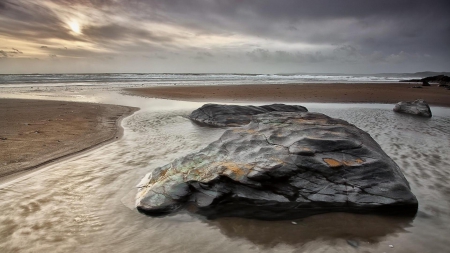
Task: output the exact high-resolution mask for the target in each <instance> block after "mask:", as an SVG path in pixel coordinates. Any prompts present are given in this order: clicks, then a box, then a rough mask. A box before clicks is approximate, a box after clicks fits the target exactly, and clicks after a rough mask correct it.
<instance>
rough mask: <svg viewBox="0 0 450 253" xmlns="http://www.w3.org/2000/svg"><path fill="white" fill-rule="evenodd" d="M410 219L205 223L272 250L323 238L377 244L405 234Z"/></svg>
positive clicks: (329, 217)
mask: <svg viewBox="0 0 450 253" xmlns="http://www.w3.org/2000/svg"><path fill="white" fill-rule="evenodd" d="M412 220H413V218H412V217H390V216H377V215H358V214H350V213H328V214H322V215H315V216H310V217H308V218H305V219H302V220H297V221H296V223H297V224H296V225H294V224H293V223H291V221H260V220H250V219H242V218H220V219H216V220H214V221H207V222H208V223H209V224H210V225H212V226H217V227H218V228H219V229H220V231H221V232H222V233H223V234H224V235H226V236H228V237H230V238H243V239H246V240H249V241H251V242H252V243H255V244H257V245H261V246H264V247H272V246H275V245H277V244H279V243H284V244H289V245H303V244H305V243H308V242H311V241H314V240H317V239H319V238H323V239H344V240H348V239H351V240H356V241H364V242H370V243H374V242H378V241H380V240H381V239H382V238H383V237H385V236H387V235H390V234H394V233H402V232H406V230H405V229H406V228H408V227H410V226H411V222H412Z"/></svg>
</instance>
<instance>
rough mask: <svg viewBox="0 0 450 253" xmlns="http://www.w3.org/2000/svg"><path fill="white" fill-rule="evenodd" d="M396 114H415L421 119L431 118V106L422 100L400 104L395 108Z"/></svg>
mask: <svg viewBox="0 0 450 253" xmlns="http://www.w3.org/2000/svg"><path fill="white" fill-rule="evenodd" d="M394 112H399V113H407V114H413V115H417V116H421V117H428V118H431V116H432V114H431V109H430V106H429V105H428V104H427V103H426V102H425V101H424V100H422V99H418V100H416V101H414V102H398V103H397V104H396V105H395V107H394Z"/></svg>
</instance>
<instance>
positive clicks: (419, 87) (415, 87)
mask: <svg viewBox="0 0 450 253" xmlns="http://www.w3.org/2000/svg"><path fill="white" fill-rule="evenodd" d="M411 88H413V89H422V88H423V87H422V86H413V87H411Z"/></svg>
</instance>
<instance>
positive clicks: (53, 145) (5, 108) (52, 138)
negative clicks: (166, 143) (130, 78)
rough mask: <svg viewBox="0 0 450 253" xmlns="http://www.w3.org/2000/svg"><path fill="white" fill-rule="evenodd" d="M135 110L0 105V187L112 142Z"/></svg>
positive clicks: (78, 105) (44, 102)
mask: <svg viewBox="0 0 450 253" xmlns="http://www.w3.org/2000/svg"><path fill="white" fill-rule="evenodd" d="M136 110H137V108H132V107H126V106H118V105H104V104H93V103H78V102H65V101H47V100H28V99H0V183H1V182H6V181H9V180H12V179H14V178H17V177H18V176H20V175H22V174H24V173H26V172H29V171H31V170H32V169H35V168H37V167H40V166H43V165H46V164H49V163H52V162H55V161H56V160H57V161H60V160H61V159H63V158H67V157H69V156H72V155H74V154H78V153H80V152H84V151H86V150H90V149H92V148H94V147H98V146H100V145H103V144H106V143H108V142H110V141H113V140H116V139H118V138H119V137H120V136H121V135H122V128H121V127H120V121H121V119H122V118H124V117H126V116H128V115H131V114H132V113H133V112H135V111H136Z"/></svg>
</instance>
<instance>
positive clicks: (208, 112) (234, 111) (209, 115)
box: [189, 104, 308, 127]
mask: <svg viewBox="0 0 450 253" xmlns="http://www.w3.org/2000/svg"><path fill="white" fill-rule="evenodd" d="M307 111H308V109H306V108H305V107H303V106H299V105H284V104H272V105H263V106H240V105H219V104H205V105H203V106H202V107H200V108H199V109H197V110H195V111H193V112H192V113H191V115H190V116H189V118H190V119H191V120H193V121H194V122H197V123H199V124H203V125H208V126H214V127H235V126H242V125H246V124H248V123H250V121H251V119H252V117H253V115H258V114H262V113H267V112H307Z"/></svg>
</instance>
